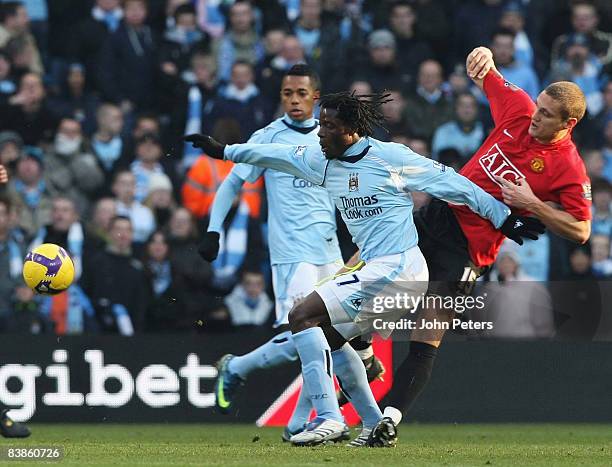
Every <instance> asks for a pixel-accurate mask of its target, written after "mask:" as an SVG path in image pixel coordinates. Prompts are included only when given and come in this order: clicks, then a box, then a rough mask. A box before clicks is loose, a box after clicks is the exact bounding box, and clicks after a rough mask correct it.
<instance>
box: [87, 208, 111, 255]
mask: <svg viewBox="0 0 612 467" xmlns="http://www.w3.org/2000/svg"><path fill="white" fill-rule="evenodd" d="M116 215H117V205H116V203H115V200H114V199H113V198H100V199H99V200H98V201H97V202H96V204H95V205H94V207H93V210H92V213H91V216H90V217H89V221H88V222H87V224H86V226H85V232H86V234H85V238H86V240H87V241H86V242H85V244H84V245H83V250H84V251H85V256H91V255H93V254H95V253H96V252H97V251H99V250H103V249H104V248H106V246H107V245H108V243H109V241H110V222H111V220H112V219H113V218H114V217H115V216H116Z"/></svg>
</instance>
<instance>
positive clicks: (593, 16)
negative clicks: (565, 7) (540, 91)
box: [550, 0, 612, 67]
mask: <svg viewBox="0 0 612 467" xmlns="http://www.w3.org/2000/svg"><path fill="white" fill-rule="evenodd" d="M571 8H572V18H571V19H572V29H573V31H572V32H571V33H569V34H563V35H561V36H559V37H557V38H556V39H555V41H554V43H553V45H552V51H551V62H550V63H551V66H552V67H554V64H555V63H556V62H557V61H559V60H560V59H561V58H562V57H563V56H564V55H565V54H566V49H567V48H568V47H570V44H571V42H572V41H573V40H574V39H573V37H575V36H576V35H580V36H583V37H584V38H585V39H586V41H587V42H588V43H589V45H590V50H591V51H592V52H593V54H594V55H595V56H596V57H597V58H598V59H599V61H600V62H601V64H602V65H604V66H609V65H610V64H611V63H612V33H610V32H603V31H600V30H599V29H598V28H597V27H598V26H599V15H598V14H597V9H596V7H595V5H593V4H592V3H591V2H587V1H582V0H579V1H576V2H573V5H572V7H571Z"/></svg>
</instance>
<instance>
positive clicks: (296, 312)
mask: <svg viewBox="0 0 612 467" xmlns="http://www.w3.org/2000/svg"><path fill="white" fill-rule="evenodd" d="M308 316H309V313H308V310H307V308H306V307H305V306H304V304H303V302H300V303H296V304H295V305H293V308H291V311H290V312H289V328H290V329H291V332H292V333H294V334H295V333H296V332H300V331H303V330H304V329H308V328H309V327H312V325H311V323H310V320H309V319H308Z"/></svg>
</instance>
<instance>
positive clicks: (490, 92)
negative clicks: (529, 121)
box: [483, 71, 535, 126]
mask: <svg viewBox="0 0 612 467" xmlns="http://www.w3.org/2000/svg"><path fill="white" fill-rule="evenodd" d="M483 88H484V92H485V94H486V96H487V99H489V107H490V108H491V114H492V115H493V121H494V122H495V126H498V125H499V124H500V123H501V122H503V121H504V120H510V119H514V118H517V117H523V116H529V117H531V115H532V114H533V112H534V110H535V104H534V103H533V101H532V100H531V98H530V97H529V95H528V94H527V93H526V92H525V91H523V90H522V89H521V88H519V87H518V86H516V85H514V84H512V83H510V82H508V81H506V80H505V79H504V77H503V76H501V75H500V74H498V73H496V72H494V71H489V73H487V75H486V76H485V78H484V80H483Z"/></svg>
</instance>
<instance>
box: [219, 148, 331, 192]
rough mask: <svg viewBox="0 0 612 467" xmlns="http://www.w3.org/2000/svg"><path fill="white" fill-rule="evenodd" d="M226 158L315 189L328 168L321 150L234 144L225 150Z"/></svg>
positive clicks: (321, 181)
mask: <svg viewBox="0 0 612 467" xmlns="http://www.w3.org/2000/svg"><path fill="white" fill-rule="evenodd" d="M225 158H226V159H228V160H231V161H234V162H242V163H246V164H251V165H255V166H257V167H263V168H266V169H274V170H278V171H279V172H285V173H288V174H291V175H294V176H296V177H299V178H303V179H304V180H308V181H309V182H312V183H314V184H315V185H321V184H323V181H324V178H325V168H326V167H327V160H326V159H325V157H324V156H323V154H322V153H321V150H320V148H319V146H291V145H287V144H250V143H246V144H233V145H231V146H227V147H226V148H225Z"/></svg>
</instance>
